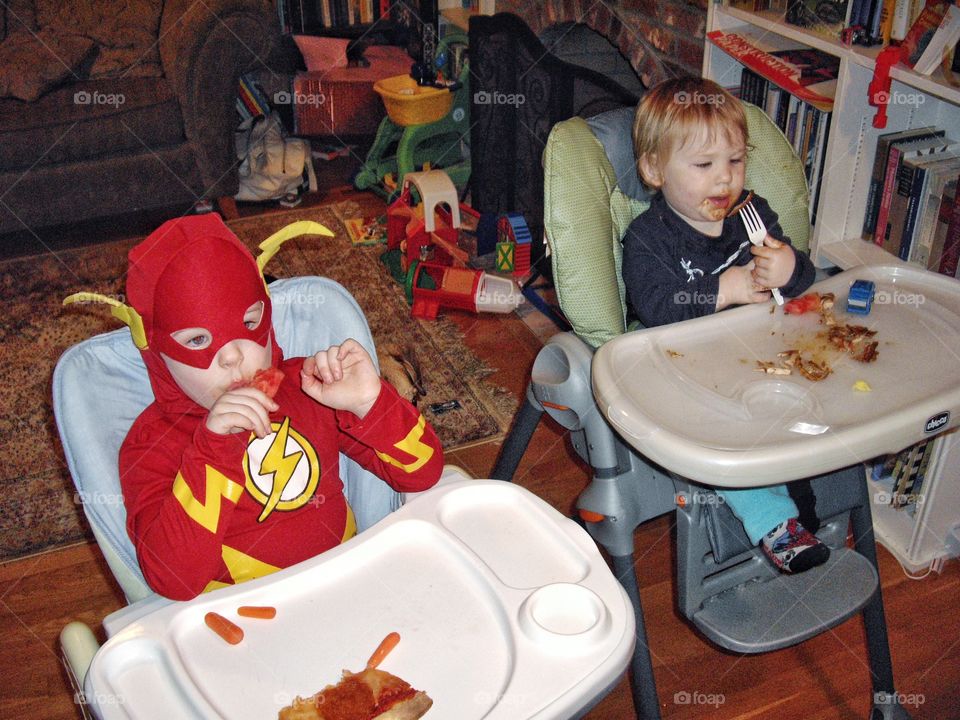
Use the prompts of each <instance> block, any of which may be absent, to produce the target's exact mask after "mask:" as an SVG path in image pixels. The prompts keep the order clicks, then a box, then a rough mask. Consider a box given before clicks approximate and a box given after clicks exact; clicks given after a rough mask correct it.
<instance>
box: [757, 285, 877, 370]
mask: <svg viewBox="0 0 960 720" xmlns="http://www.w3.org/2000/svg"><path fill="white" fill-rule="evenodd" d="M833 307H834V295H833V293H823V294H820V293H816V292H812V293H807V294H806V295H803V296H802V297H799V298H794V299H793V300H790V301H789V302H788V303H787V304H786V305H784V306H783V311H784V313H785V314H787V315H803V314H805V313H808V312H818V313H820V322H821V324H823V325H825V326H826V329H824V330H821V331H820V332H818V333H817V334H816V335H815V336H814V338H813V339H812V340H809V339H805V340H802V341H798V342H797V343H795V344H794V347H791V348H788V349H787V350H784V351H782V352H779V353H777V360H776V361H771V360H757V361H756V368H755V369H756V371H757V372H762V373H766V374H768V375H792V374H793V372H794V371H796V372H797V373H799V374H800V375H802V376H803V377H805V378H806V379H807V380H810V381H811V382H819V381H820V380H823V379H825V378H827V377H829V376H830V374H831V373H832V372H833V366H832V363H833V361H834V360H835V359H836V357H844V356H846V357H850V358H852V359H853V360H856V361H857V362H861V363H872V362H874V361H875V360H876V359H877V358H878V357H879V355H880V351H879V350H878V349H877V348H878V346H879V342H878V341H877V340H874V339H873V338H874V336H875V335H876V334H877V331H876V330H871V329H870V328H867V327H864V326H863V325H848V324H847V323H843V322H840V321H838V320H837V319H836V317H835V316H834V314H833Z"/></svg>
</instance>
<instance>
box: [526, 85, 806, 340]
mask: <svg viewBox="0 0 960 720" xmlns="http://www.w3.org/2000/svg"><path fill="white" fill-rule="evenodd" d="M744 109H745V111H746V114H747V124H748V128H749V132H750V145H751V149H750V154H749V160H748V163H747V180H746V186H747V187H748V188H752V189H753V190H755V191H756V192H758V193H759V194H760V195H762V196H763V197H765V198H766V199H767V200H768V201H769V202H770V205H771V207H773V209H774V210H775V211H776V212H777V214H778V215H779V218H780V225H781V227H783V230H784V233H785V234H786V235H787V236H788V237H789V238H790V239H791V241H792V242H793V245H794V247H796V248H798V249H800V250H803V251H806V250H807V246H808V243H809V239H810V224H809V212H808V205H809V194H808V191H807V183H806V178H805V176H804V173H803V163H802V162H801V161H800V159H799V158H798V157H797V156H796V154H795V153H794V151H793V148H792V147H791V145H790V143H789V142H788V141H787V139H786V137H784V135H783V133H782V132H780V129H779V128H778V127H777V126H776V125H774V123H773V122H772V121H771V120H770V119H769V118H768V117H767V116H766V115H765V114H764V113H763V111H762V110H760V109H759V108H757V107H754V106H753V105H749V104H747V103H744ZM543 165H544V178H543V186H544V202H543V206H544V218H543V220H544V228H545V230H546V234H547V238H548V242H549V246H550V253H551V255H550V256H551V264H552V267H553V277H554V286H555V288H556V292H557V301H558V302H559V304H560V308H561V309H562V310H563V313H564V315H566V317H567V319H568V320H569V321H570V324H571V325H572V326H573V329H574V332H576V334H577V335H578V336H579V337H580V338H581V339H582V340H583V341H584V342H586V343H588V344H589V345H591V346H592V347H600V345H602V344H603V343H605V342H607V341H608V340H610V339H611V338H614V337H616V336H617V335H620V334H622V333H623V332H624V331H625V330H626V323H625V318H626V302H625V292H624V287H623V279H622V278H621V276H620V265H621V260H622V247H621V244H620V239H621V238H622V237H623V234H624V233H625V232H626V230H627V227H628V226H629V225H630V223H631V222H632V221H633V219H634V218H635V217H636V216H637V215H639V214H640V213H641V212H643V211H644V210H646V209H647V207H648V206H649V203H647V202H642V201H638V200H633V199H631V198H628V197H627V196H626V195H624V194H623V192H621V191H620V189H619V188H618V187H617V182H616V175H615V173H614V169H613V166H612V164H611V163H610V160H609V159H608V158H607V155H606V152H605V151H604V148H603V145H601V144H600V141H599V140H598V139H597V137H596V136H595V135H594V134H593V132H592V131H591V130H590V127H589V126H588V125H587V122H586V121H585V120H584V119H583V118H580V117H573V118H570V119H569V120H564V121H562V122H559V123H557V124H556V125H554V126H553V129H552V130H551V131H550V136H549V137H548V139H547V145H546V149H545V150H544V155H543Z"/></svg>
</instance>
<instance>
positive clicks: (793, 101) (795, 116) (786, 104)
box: [738, 67, 830, 221]
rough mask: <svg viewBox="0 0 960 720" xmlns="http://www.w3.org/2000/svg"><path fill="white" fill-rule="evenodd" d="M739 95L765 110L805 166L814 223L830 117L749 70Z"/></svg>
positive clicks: (745, 71)
mask: <svg viewBox="0 0 960 720" xmlns="http://www.w3.org/2000/svg"><path fill="white" fill-rule="evenodd" d="M738 95H739V97H740V99H741V100H743V101H744V102H749V103H751V104H753V105H756V106H758V107H760V108H762V109H763V110H764V112H765V113H766V114H767V115H768V116H769V117H770V119H771V120H773V121H774V122H775V123H776V124H777V125H778V126H779V127H780V129H781V130H782V131H783V133H784V135H785V136H786V138H787V140H788V141H789V142H790V143H791V145H792V146H793V149H794V151H795V152H796V153H797V156H798V157H799V158H800V159H801V161H802V162H803V166H804V174H805V175H806V178H807V183H808V185H809V187H810V188H811V221H813V220H814V219H815V217H816V216H815V210H816V207H817V199H818V191H819V182H818V179H819V175H820V172H819V169H820V166H821V164H822V161H823V157H824V151H825V148H826V140H827V129H828V125H829V117H830V113H827V112H824V111H823V110H820V109H819V108H817V107H815V106H813V105H811V104H810V103H806V102H803V101H802V100H801V99H800V98H798V97H797V96H796V95H793V94H791V93H789V92H787V91H786V90H784V89H783V88H781V87H779V86H778V85H777V84H776V83H773V82H771V81H769V80H767V79H766V78H765V77H763V76H762V75H760V74H759V73H756V72H754V71H753V70H751V69H750V68H749V67H744V68H743V71H742V72H741V74H740V88H739V91H738Z"/></svg>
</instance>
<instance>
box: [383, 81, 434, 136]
mask: <svg viewBox="0 0 960 720" xmlns="http://www.w3.org/2000/svg"><path fill="white" fill-rule="evenodd" d="M373 89H374V90H376V91H377V93H378V94H379V95H380V97H381V98H383V105H384V107H386V109H387V115H388V116H389V118H390V119H391V120H393V122H395V123H396V124H397V125H400V126H401V127H407V126H408V125H424V124H426V123H432V122H436V121H437V120H439V119H440V118H442V117H443V116H444V115H446V114H447V113H448V112H450V108H452V107H453V93H452V92H450V91H449V90H441V89H439V88H433V87H424V86H421V85H417V81H416V80H414V79H413V78H412V77H410V76H409V75H395V76H394V77H388V78H384V79H383V80H377V82H375V83H374V84H373Z"/></svg>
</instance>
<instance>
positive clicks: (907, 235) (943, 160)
mask: <svg viewBox="0 0 960 720" xmlns="http://www.w3.org/2000/svg"><path fill="white" fill-rule="evenodd" d="M958 184H960V143H958V142H955V141H954V140H953V139H951V138H950V137H948V136H947V134H946V132H945V131H944V130H943V129H941V128H937V127H934V126H926V127H920V128H913V129H909V130H901V131H897V132H890V133H884V134H882V135H880V136H879V137H878V139H877V145H876V148H875V153H874V163H873V171H872V174H871V177H870V188H869V192H868V196H867V206H866V209H865V211H864V220H863V232H862V236H863V239H864V240H866V241H868V242H873V243H875V244H877V245H879V246H881V247H882V248H883V249H884V250H886V251H887V252H889V253H891V254H892V255H894V256H896V257H898V258H900V259H901V260H904V261H906V262H910V263H913V264H915V265H919V266H920V267H923V268H925V269H928V270H932V271H934V272H938V273H941V274H943V275H947V276H949V277H958V276H960V193H958V191H957V187H958Z"/></svg>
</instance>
